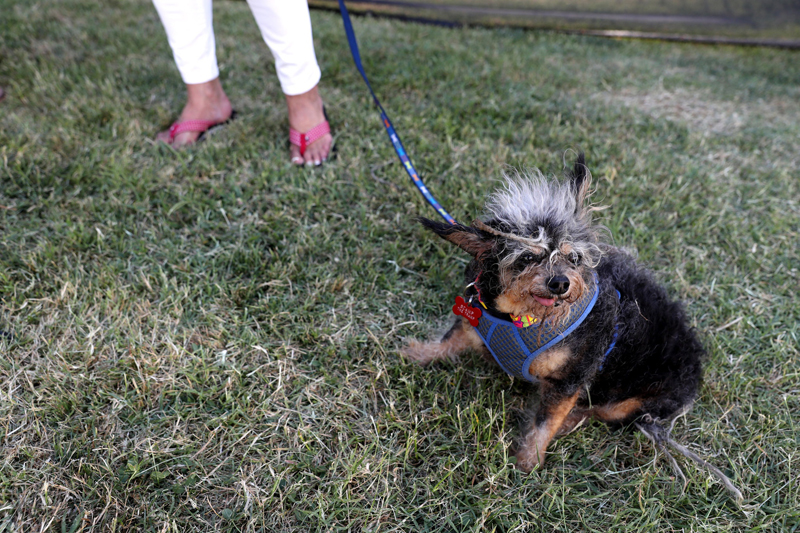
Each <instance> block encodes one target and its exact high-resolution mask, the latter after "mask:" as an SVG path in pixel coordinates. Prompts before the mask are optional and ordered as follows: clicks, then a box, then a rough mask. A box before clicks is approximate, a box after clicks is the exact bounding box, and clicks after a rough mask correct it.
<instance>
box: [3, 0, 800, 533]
mask: <svg viewBox="0 0 800 533" xmlns="http://www.w3.org/2000/svg"><path fill="white" fill-rule="evenodd" d="M0 13H2V17H0V86H4V87H5V88H6V90H7V92H8V96H7V97H6V99H5V100H4V101H2V102H0V330H2V333H0V354H2V357H0V445H1V446H2V448H0V454H2V467H0V468H1V470H0V531H2V532H26V533H27V532H39V531H67V532H76V531H115V532H119V531H153V532H171V531H211V530H220V531H248V532H249V531H253V532H255V531H264V532H288V531H298V532H316V531H319V532H329V531H330V532H333V531H370V532H377V531H381V532H388V531H414V532H418V531H431V532H446V531H447V532H449V531H456V532H461V531H476V532H477V531H481V532H482V531H496V532H511V531H514V532H527V531H548V532H549V531H570V532H571V531H604V532H605V531H796V530H798V529H799V528H800V511H799V510H798V509H800V484H798V483H797V472H798V470H800V453H799V452H798V447H799V445H800V422H799V421H798V418H797V413H798V412H799V411H800V372H799V371H798V368H800V366H799V364H800V352H799V350H798V336H799V335H800V327H799V326H798V321H799V320H800V305H799V304H798V301H797V297H796V294H797V287H798V282H799V280H798V278H799V277H800V272H798V264H800V250H799V249H798V246H797V244H798V242H799V241H800V82H799V80H800V61H798V54H797V52H791V51H785V50H773V49H766V48H736V47H712V46H698V45H686V44H670V43H662V42H642V41H614V40H602V39H599V38H591V37H581V36H573V35H559V34H553V33H542V32H526V31H522V30H509V29H492V30H489V29H469V28H467V29H448V28H441V27H435V26H427V25H419V24H412V23H406V22H401V21H394V20H382V19H372V18H356V19H355V20H354V25H355V29H356V31H357V32H358V35H359V39H360V42H361V45H362V55H363V58H364V63H365V67H366V69H367V71H368V72H369V74H370V76H371V80H372V83H373V86H374V87H375V89H376V90H377V92H378V93H379V94H380V95H381V97H382V100H383V103H384V105H385V106H386V108H387V109H388V111H389V113H390V115H391V116H392V118H393V119H394V122H395V126H396V127H397V129H398V130H399V132H400V133H401V135H402V136H403V139H404V141H405V144H406V147H407V148H408V149H409V151H410V152H411V154H412V155H413V157H414V160H415V163H416V165H417V167H418V169H419V170H420V172H421V174H422V175H423V177H424V178H425V179H426V182H427V184H428V185H429V187H430V189H431V190H432V191H433V192H434V193H435V194H436V196H437V197H438V199H439V200H440V202H441V203H442V204H443V205H444V206H445V208H447V209H448V210H449V211H450V212H451V213H452V214H453V215H454V216H455V217H456V218H459V219H462V220H465V221H468V220H471V219H472V217H475V216H477V215H479V214H480V213H481V209H482V204H483V199H484V198H485V196H486V194H487V193H488V192H489V191H491V190H492V189H493V188H494V187H495V186H496V185H497V183H498V179H499V178H500V177H501V174H502V172H503V171H504V169H508V168H509V167H517V168H520V167H539V168H541V169H542V170H544V171H546V172H549V173H560V172H561V170H562V167H563V161H564V158H565V157H566V158H570V157H572V156H571V155H570V152H569V150H583V151H585V152H586V154H587V159H588V162H589V165H590V167H591V169H592V170H593V173H594V178H595V181H594V183H595V186H596V193H595V196H594V201H595V202H596V203H599V204H604V205H608V206H610V208H609V209H607V210H605V211H603V212H601V213H600V214H599V218H600V221H601V222H602V223H603V224H605V225H606V226H607V227H608V228H609V229H610V230H611V232H612V233H613V235H614V238H615V242H616V243H617V244H619V245H622V246H626V247H629V248H632V249H635V250H637V251H638V254H639V257H640V260H641V261H642V262H644V263H646V264H647V265H649V266H650V267H651V268H652V269H653V270H654V271H655V273H656V276H657V278H658V279H659V280H661V281H663V282H664V283H665V284H666V285H667V286H668V288H669V291H670V293H671V294H672V295H674V296H676V297H679V298H681V299H683V300H684V301H685V302H686V305H687V308H688V312H689V315H690V317H691V321H692V323H693V325H694V326H695V327H696V328H697V329H698V331H699V333H700V335H701V337H702V338H703V342H704V344H705V345H706V346H707V348H708V352H709V357H708V361H707V365H706V372H705V379H704V383H703V385H702V387H701V390H700V395H699V398H698V401H697V403H696V404H695V407H694V409H693V410H692V412H691V413H690V414H689V415H688V416H687V417H686V418H685V419H684V420H683V421H681V422H680V423H679V424H678V425H677V426H676V428H675V432H674V436H675V437H676V438H677V439H678V440H679V441H680V442H682V443H684V444H686V445H687V446H689V447H690V448H691V449H692V450H694V451H696V452H697V453H699V454H700V455H702V456H704V457H706V458H707V459H708V460H709V461H710V462H712V463H713V464H715V465H717V466H718V467H720V468H721V469H722V470H723V471H724V472H726V473H727V474H728V475H729V476H730V477H731V478H732V479H733V481H734V482H735V483H736V484H737V485H738V486H739V487H740V488H741V489H742V491H743V492H744V494H745V505H744V506H743V507H739V506H737V505H736V503H735V502H734V501H733V500H731V499H730V498H729V496H728V494H727V493H726V492H725V491H724V489H723V488H722V487H721V486H720V485H719V483H717V482H716V481H714V480H713V478H711V477H710V476H709V475H708V473H707V472H705V471H703V470H699V469H696V468H694V467H693V466H692V465H691V464H690V463H688V462H686V461H683V462H682V464H683V465H684V470H685V472H686V473H687V476H688V477H689V484H688V486H687V487H686V490H685V492H681V486H680V484H679V483H676V482H675V481H674V479H673V473H672V470H671V468H670V465H669V462H668V461H667V460H666V459H665V458H664V457H662V456H660V455H658V454H657V453H656V451H655V450H654V448H653V446H651V444H650V443H649V441H648V440H647V439H646V438H645V437H644V436H642V435H641V434H638V433H635V432H632V431H612V430H610V429H608V428H607V427H605V426H602V425H600V424H590V425H589V426H588V427H586V428H584V429H582V430H581V431H578V432H576V433H573V434H571V435H569V436H567V437H564V438H562V439H560V440H558V441H556V442H554V443H553V445H552V447H551V449H550V450H549V452H550V453H548V457H547V462H546V464H545V465H544V467H543V468H541V469H539V470H536V471H534V472H532V473H531V474H530V475H524V474H522V473H520V472H519V471H518V470H515V469H514V468H513V464H512V462H511V460H510V457H511V455H510V452H509V449H510V447H511V446H512V445H513V442H514V439H515V437H516V436H517V435H518V427H519V424H520V423H521V422H522V421H523V420H524V419H525V416H526V410H527V409H528V408H530V407H531V406H535V404H536V388H535V387H533V386H531V385H528V384H525V383H520V382H519V381H512V380H511V378H509V377H507V376H506V375H504V374H503V373H502V372H501V371H499V370H498V369H497V368H495V367H493V366H490V365H489V364H487V363H485V362H484V361H483V360H482V359H480V358H479V357H477V356H474V357H467V358H465V359H464V360H463V362H462V363H461V364H452V365H443V364H442V365H435V366H433V367H430V368H425V369H422V368H417V367H415V366H414V365H412V364H409V363H407V362H405V361H403V360H402V359H401V358H400V357H399V356H398V348H399V347H400V346H402V344H403V342H404V339H407V338H411V337H419V338H424V337H431V336H433V335H435V334H436V333H437V332H438V331H441V329H442V328H443V327H445V326H446V325H447V322H448V321H449V318H448V314H449V312H450V307H451V306H452V301H453V299H454V297H455V296H456V295H457V294H459V293H460V291H461V289H462V288H463V287H462V286H461V272H462V270H463V267H464V265H465V263H466V257H465V256H464V254H462V253H460V252H458V251H457V250H453V249H451V248H450V247H448V246H447V245H446V244H445V243H444V242H443V241H441V240H439V239H438V238H436V237H435V236H432V235H430V234H428V233H425V232H424V231H423V230H422V229H421V228H420V227H419V225H418V224H417V223H416V222H415V220H414V218H415V217H416V216H419V215H426V216H434V213H433V212H432V211H431V210H430V208H429V207H428V206H427V205H426V204H425V203H424V202H423V200H422V199H421V197H420V196H419V194H418V193H417V192H416V191H415V190H414V189H413V187H411V185H410V184H409V182H408V178H407V177H406V176H405V174H404V172H403V170H402V168H401V166H400V164H399V162H397V161H396V158H395V155H394V153H393V152H392V149H391V146H390V145H389V143H388V140H387V139H386V135H385V133H384V132H383V131H382V128H381V125H380V120H379V117H378V115H377V113H376V112H375V110H374V108H373V107H372V105H371V102H370V98H369V97H368V93H367V92H366V89H365V87H364V86H363V82H362V81H361V79H360V78H359V76H358V74H357V72H356V71H355V69H354V67H353V66H352V62H351V59H350V56H349V51H348V50H347V42H346V39H345V37H344V34H343V31H342V29H341V22H340V20H339V18H338V16H337V15H336V14H335V13H331V12H314V13H313V14H312V20H313V24H314V32H315V39H316V45H317V54H318V57H319V60H320V64H321V67H322V70H323V82H322V86H321V87H322V92H323V97H324V98H325V100H326V103H327V109H328V113H329V115H330V117H331V121H332V127H333V129H334V130H335V140H336V146H337V153H336V157H335V159H333V160H332V161H330V162H328V163H327V164H326V165H325V166H324V167H323V168H321V169H306V168H302V169H298V168H294V167H292V166H291V165H290V164H289V162H288V149H287V141H286V139H287V124H286V112H285V106H284V105H283V104H282V101H281V98H282V95H281V92H280V88H279V86H278V82H277V78H276V76H275V72H274V68H273V67H272V65H271V60H270V59H269V54H268V52H267V51H266V46H265V45H264V44H263V42H262V41H261V39H260V35H259V32H258V30H257V28H256V25H255V22H254V21H253V19H252V17H251V15H250V13H249V10H248V8H247V5H246V4H245V3H244V2H224V1H218V2H216V3H215V27H216V33H217V43H218V57H219V60H220V64H221V78H222V81H223V83H224V85H225V87H226V88H227V90H228V94H229V96H230V98H231V100H232V102H233V103H234V106H235V107H236V109H237V110H238V112H239V118H238V119H237V120H236V121H235V122H234V123H232V124H231V125H230V126H228V127H226V128H225V129H223V130H220V131H217V132H215V133H214V134H213V135H211V136H210V137H209V139H208V140H207V142H205V143H203V144H201V145H199V146H197V147H194V148H191V149H188V150H185V151H180V152H176V151H173V150H172V149H170V148H169V147H165V146H159V145H156V144H155V143H153V142H152V140H151V139H152V138H153V136H154V134H155V132H156V131H158V130H159V129H160V128H163V127H164V126H166V125H168V124H169V123H170V121H171V120H172V119H173V118H174V117H175V116H176V115H177V114H178V112H179V111H180V108H181V106H182V103H183V98H184V91H183V89H182V86H181V82H180V78H179V76H178V73H177V70H176V69H175V67H174V64H173V63H172V57H171V53H170V50H169V48H168V46H167V42H166V37H165V35H164V32H163V29H162V28H161V26H160V23H159V21H158V18H157V15H156V13H155V10H154V8H153V7H152V5H151V4H150V3H149V2H146V1H144V0H116V1H109V2H102V3H101V2H88V1H77V0H61V1H53V2H49V3H47V4H42V3H30V4H29V3H23V2H14V1H9V0H0Z"/></svg>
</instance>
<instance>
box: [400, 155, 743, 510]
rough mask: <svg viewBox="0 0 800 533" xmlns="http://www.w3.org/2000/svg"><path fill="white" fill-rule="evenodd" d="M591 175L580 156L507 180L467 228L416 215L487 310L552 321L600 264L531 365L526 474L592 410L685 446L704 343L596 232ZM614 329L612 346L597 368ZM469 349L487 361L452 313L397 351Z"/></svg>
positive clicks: (521, 452)
mask: <svg viewBox="0 0 800 533" xmlns="http://www.w3.org/2000/svg"><path fill="white" fill-rule="evenodd" d="M590 180H591V175H590V174H589V172H588V170H587V168H586V164H585V161H584V158H583V154H581V155H580V156H579V157H578V159H577V161H576V163H575V165H574V168H573V170H572V171H571V172H569V173H568V175H567V176H566V179H563V180H559V179H555V178H554V179H547V178H545V177H544V176H542V174H541V173H538V172H536V173H534V174H533V175H529V176H522V175H516V176H513V177H509V178H508V179H507V180H506V186H505V188H504V189H503V190H500V191H498V192H496V193H495V194H493V195H492V196H491V197H490V199H489V202H488V205H487V208H486V211H487V217H486V220H485V221H481V220H476V221H475V222H474V223H473V224H472V226H465V225H460V224H456V225H450V224H445V223H440V222H435V221H432V220H428V219H421V222H422V224H423V225H424V226H425V227H427V228H429V229H430V230H432V231H434V232H435V233H436V234H438V235H440V236H441V237H443V238H445V239H446V240H448V241H450V242H452V243H454V244H456V245H457V246H459V247H461V248H462V249H463V250H465V251H466V252H467V253H469V254H470V255H471V256H472V258H473V260H472V261H471V262H470V264H469V265H468V266H467V268H466V283H467V285H468V289H467V291H466V296H475V295H476V294H477V293H479V294H480V298H481V300H482V301H483V303H484V304H485V305H486V308H487V310H484V312H489V313H491V314H492V315H494V316H496V317H498V318H503V319H506V320H509V314H514V315H525V314H527V315H532V316H534V317H538V318H539V319H541V320H543V319H549V320H559V319H560V318H561V317H562V316H565V315H566V313H567V311H568V310H569V306H570V305H571V304H572V303H573V302H575V301H576V300H578V299H579V298H580V296H581V294H582V291H583V290H585V288H586V287H587V286H589V285H590V284H591V281H590V280H591V277H592V275H593V274H592V272H596V273H597V276H598V278H599V290H600V293H599V296H598V298H597V302H596V304H595V306H594V308H593V309H592V311H591V313H590V314H589V315H588V317H587V318H586V319H585V320H584V322H583V323H581V325H580V326H579V327H578V328H577V329H576V330H575V331H573V332H572V333H571V334H570V335H568V336H567V337H566V338H565V339H564V340H563V341H562V342H560V343H558V344H556V345H555V346H553V347H552V348H550V349H549V350H547V351H545V352H544V353H542V354H540V355H539V356H538V357H537V358H536V359H534V360H533V362H532V363H531V367H530V369H529V371H530V374H531V375H532V376H535V377H536V378H537V379H538V380H539V383H540V387H541V389H540V396H541V402H540V405H539V407H538V410H537V412H536V414H535V417H534V419H533V423H532V425H531V427H530V429H528V430H527V431H526V432H525V433H524V435H523V436H522V438H521V440H520V442H519V446H518V450H517V452H516V456H517V463H516V464H517V467H518V468H520V469H522V470H525V471H530V470H532V469H533V468H534V467H536V466H537V465H539V464H541V463H542V462H543V461H544V456H545V450H546V448H547V446H548V444H549V443H550V441H551V440H552V439H553V437H554V436H556V435H558V434H564V433H568V432H569V431H571V430H572V429H574V428H575V427H576V426H577V425H579V424H580V423H581V422H582V421H583V420H585V419H587V418H589V417H593V418H596V419H599V420H601V421H603V422H606V423H608V424H612V425H628V424H632V423H633V424H635V425H636V426H637V427H638V428H639V429H640V430H641V431H642V432H643V433H644V434H645V435H647V436H648V437H649V438H650V439H651V440H653V442H654V443H655V444H656V445H657V446H658V447H659V448H660V449H661V450H662V451H665V452H666V449H665V447H664V445H665V444H666V445H670V446H673V448H675V449H678V451H680V452H681V453H683V454H684V455H687V456H688V457H691V456H692V455H694V454H691V452H689V454H687V453H685V452H686V451H688V450H686V448H684V447H682V446H680V445H679V444H677V443H675V442H674V441H673V440H672V439H671V438H670V436H669V433H670V430H671V428H672V424H674V420H675V418H676V417H678V416H680V415H681V414H684V413H685V412H687V411H688V410H689V408H690V407H691V405H692V402H693V401H694V398H695V396H696V394H697V387H698V384H699V382H700V377H701V359H702V358H703V355H704V350H703V347H702V345H701V344H700V342H699V341H698V339H697V337H696V335H695V333H694V332H693V330H692V329H691V328H690V327H689V326H688V325H687V320H686V315H685V313H684V311H683V308H682V306H681V305H680V304H679V303H677V302H675V301H672V300H671V299H670V298H669V296H668V295H667V293H666V291H665V290H664V289H663V288H662V287H661V286H660V285H659V284H658V283H656V281H655V280H654V279H653V276H652V275H651V274H650V273H649V272H648V271H646V270H645V269H643V268H642V267H640V266H639V265H637V264H636V262H635V260H634V259H633V258H632V257H631V256H630V255H628V254H627V253H626V252H624V251H623V250H621V249H619V248H616V247H613V246H611V245H609V244H607V243H606V242H604V241H603V238H602V237H603V232H602V231H601V228H599V227H598V226H595V225H594V224H593V223H592V220H591V211H592V210H591V208H589V207H587V196H588V191H589V184H590ZM476 279H477V283H476V285H475V286H474V287H469V284H471V283H472V282H475V281H476ZM476 290H477V291H476ZM470 291H473V292H472V293H471V292H470ZM617 291H619V295H620V296H619V298H618V297H617ZM615 326H616V328H617V331H618V337H617V342H616V346H615V348H614V349H613V350H612V351H611V352H610V354H609V355H608V357H607V359H606V360H605V361H604V362H603V367H602V370H600V365H601V361H602V360H603V357H604V354H605V353H606V351H607V350H608V348H609V346H610V345H611V342H612V338H613V335H614V330H615ZM469 349H474V350H478V351H481V352H482V353H483V354H484V356H485V357H486V358H487V359H488V360H493V359H492V357H491V355H490V354H489V351H488V349H487V348H486V347H485V346H484V344H483V341H482V340H481V338H480V336H479V335H478V334H477V333H476V332H475V329H474V328H473V327H472V326H471V325H470V324H469V322H467V321H466V319H463V318H458V319H457V320H456V322H455V324H454V325H453V326H452V328H451V329H450V330H449V331H448V332H447V333H446V334H445V335H444V337H443V338H442V339H441V340H440V341H439V342H431V343H419V342H412V343H411V344H409V345H408V346H407V347H406V348H405V349H404V350H403V353H404V355H406V356H407V357H409V358H411V359H414V360H416V361H417V362H419V363H420V364H427V363H430V362H432V361H436V360H440V359H445V358H448V359H453V358H455V357H456V356H457V355H458V354H459V353H461V352H464V351H466V350H469ZM667 455H668V457H669V458H670V460H671V462H672V464H673V466H674V467H675V468H678V467H677V463H676V462H675V460H674V459H673V458H672V456H671V455H669V453H668V452H667ZM692 459H695V460H698V461H700V462H701V464H703V465H704V466H707V467H709V468H710V469H711V470H712V472H714V474H715V475H717V477H718V478H719V479H720V480H721V481H722V482H723V483H724V484H725V485H726V487H727V488H728V489H729V490H732V491H733V492H734V494H735V495H736V497H737V499H741V493H740V492H739V491H738V490H737V489H736V488H735V487H733V485H732V484H731V483H730V481H729V480H728V479H727V478H726V477H725V476H724V475H723V474H722V472H720V471H719V470H717V469H716V468H714V467H712V466H711V465H708V463H705V462H704V461H702V459H700V458H699V457H697V456H694V457H692ZM678 472H680V469H679V468H678ZM680 475H681V477H683V473H682V472H680ZM684 479H685V478H684Z"/></svg>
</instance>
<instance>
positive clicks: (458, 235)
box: [417, 217, 494, 258]
mask: <svg viewBox="0 0 800 533" xmlns="http://www.w3.org/2000/svg"><path fill="white" fill-rule="evenodd" d="M417 220H419V223H420V224H422V225H423V226H425V227H426V228H428V229H429V230H431V231H432V232H434V233H435V234H436V235H438V236H439V237H441V238H443V239H445V240H448V241H450V242H452V243H453V244H455V245H456V246H458V247H459V248H461V249H462V250H464V251H465V252H467V253H468V254H469V255H471V256H472V257H475V258H478V257H480V256H481V255H483V254H484V253H486V252H488V251H489V250H491V249H492V247H493V246H494V239H492V238H486V237H485V236H484V235H483V232H481V231H480V230H477V229H475V228H471V227H469V226H464V225H462V224H459V223H455V224H447V223H446V222H437V221H435V220H430V219H427V218H424V217H419V218H418V219H417Z"/></svg>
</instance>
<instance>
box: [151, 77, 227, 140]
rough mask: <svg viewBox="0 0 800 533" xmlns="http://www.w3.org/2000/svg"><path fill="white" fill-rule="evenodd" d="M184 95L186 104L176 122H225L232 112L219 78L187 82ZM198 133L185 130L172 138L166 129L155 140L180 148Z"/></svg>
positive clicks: (198, 135)
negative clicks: (192, 82)
mask: <svg viewBox="0 0 800 533" xmlns="http://www.w3.org/2000/svg"><path fill="white" fill-rule="evenodd" d="M186 95H187V98H186V106H184V108H183V111H182V112H181V116H180V118H178V122H184V121H186V120H213V121H214V122H225V121H226V120H228V119H229V118H230V117H231V113H232V112H233V109H232V107H231V102H230V100H228V97H227V96H226V95H225V91H223V90H222V84H221V83H220V82H219V78H214V79H213V80H211V81H207V82H205V83H196V84H191V85H189V84H187V85H186ZM200 133H201V132H198V131H185V132H183V133H179V134H178V135H176V136H175V138H174V139H170V136H169V130H166V131H162V132H160V133H159V134H158V135H156V140H158V141H162V142H165V143H167V144H171V145H172V146H174V147H175V148H181V147H183V146H188V145H190V144H194V143H195V142H196V141H197V138H198V137H200Z"/></svg>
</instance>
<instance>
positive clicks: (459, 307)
mask: <svg viewBox="0 0 800 533" xmlns="http://www.w3.org/2000/svg"><path fill="white" fill-rule="evenodd" d="M453 313H455V314H457V315H458V316H463V317H464V318H466V319H467V320H469V323H470V324H472V327H474V328H477V327H478V319H479V318H480V317H481V315H482V314H483V312H482V311H481V310H480V309H478V308H477V307H472V306H471V305H469V304H468V303H467V302H465V301H464V298H462V297H461V296H456V305H454V306H453Z"/></svg>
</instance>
